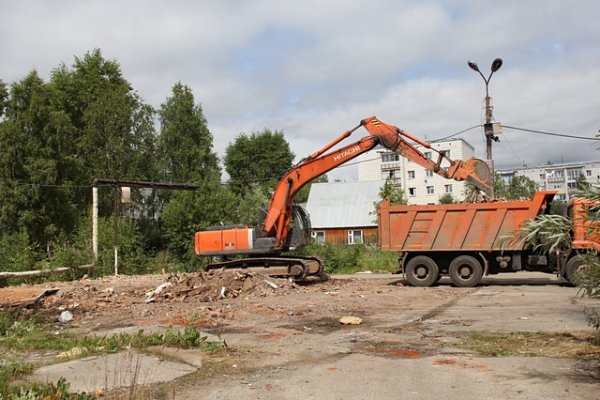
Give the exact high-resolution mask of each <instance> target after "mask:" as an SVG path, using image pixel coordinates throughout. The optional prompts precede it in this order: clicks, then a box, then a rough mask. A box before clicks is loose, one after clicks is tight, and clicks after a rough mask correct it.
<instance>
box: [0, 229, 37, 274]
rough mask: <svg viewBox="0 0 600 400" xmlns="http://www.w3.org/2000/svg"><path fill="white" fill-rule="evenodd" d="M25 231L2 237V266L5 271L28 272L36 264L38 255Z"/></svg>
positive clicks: (0, 250) (0, 259)
mask: <svg viewBox="0 0 600 400" xmlns="http://www.w3.org/2000/svg"><path fill="white" fill-rule="evenodd" d="M29 243H30V241H29V235H28V234H27V232H25V231H21V232H16V233H5V234H3V235H2V236H0V266H1V268H2V270H3V271H27V270H30V269H31V268H32V267H33V266H34V265H35V263H36V254H35V251H34V249H33V247H32V246H31V245H30V244H29Z"/></svg>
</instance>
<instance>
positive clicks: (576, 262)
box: [564, 256, 585, 283]
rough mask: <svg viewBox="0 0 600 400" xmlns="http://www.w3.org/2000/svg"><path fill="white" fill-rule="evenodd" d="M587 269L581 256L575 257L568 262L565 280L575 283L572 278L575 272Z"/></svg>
mask: <svg viewBox="0 0 600 400" xmlns="http://www.w3.org/2000/svg"><path fill="white" fill-rule="evenodd" d="M583 267H585V265H584V263H583V259H582V258H581V257H579V256H573V257H571V259H569V261H567V265H566V266H565V275H564V278H565V279H566V280H567V281H569V282H570V283H573V281H572V278H573V275H574V274H575V272H577V271H578V270H579V269H580V268H583Z"/></svg>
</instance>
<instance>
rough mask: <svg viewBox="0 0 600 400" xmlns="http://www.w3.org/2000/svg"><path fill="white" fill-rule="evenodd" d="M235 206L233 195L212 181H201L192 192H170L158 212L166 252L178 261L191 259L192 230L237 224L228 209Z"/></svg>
mask: <svg viewBox="0 0 600 400" xmlns="http://www.w3.org/2000/svg"><path fill="white" fill-rule="evenodd" d="M237 207H238V198H237V196H236V195H234V194H233V193H232V192H231V191H229V190H227V189H226V188H224V187H222V186H221V185H220V184H218V183H216V182H210V181H208V182H204V183H203V184H202V189H200V190H196V191H193V192H177V193H174V194H173V197H172V198H171V200H170V202H169V203H168V204H167V205H166V206H165V208H164V210H163V212H162V215H161V224H162V226H163V227H164V228H165V230H166V237H167V240H168V249H169V251H171V252H172V253H173V254H174V255H175V256H176V257H178V258H179V259H180V260H186V261H192V260H195V257H194V253H193V245H194V243H193V238H194V233H195V232H197V231H200V230H203V229H205V228H206V227H208V226H215V225H231V224H236V223H239V221H236V220H235V214H234V213H233V212H232V210H236V209H237Z"/></svg>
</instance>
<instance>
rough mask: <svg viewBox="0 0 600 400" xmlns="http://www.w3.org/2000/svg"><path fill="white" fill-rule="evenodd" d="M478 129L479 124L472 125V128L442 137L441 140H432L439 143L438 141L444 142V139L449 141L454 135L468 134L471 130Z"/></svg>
mask: <svg viewBox="0 0 600 400" xmlns="http://www.w3.org/2000/svg"><path fill="white" fill-rule="evenodd" d="M480 127H481V124H479V125H473V126H472V127H470V128H467V129H463V130H462V131H458V132H456V133H453V134H452V135H449V136H446V137H443V138H441V139H433V140H436V141H439V140H446V139H450V138H451V137H454V136H456V135H460V134H461V133H465V132H468V131H470V130H471V129H475V128H480Z"/></svg>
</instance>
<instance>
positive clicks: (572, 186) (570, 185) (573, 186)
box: [567, 182, 577, 189]
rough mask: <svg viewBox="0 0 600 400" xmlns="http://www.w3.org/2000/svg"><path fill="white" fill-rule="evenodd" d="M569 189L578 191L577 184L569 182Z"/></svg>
mask: <svg viewBox="0 0 600 400" xmlns="http://www.w3.org/2000/svg"><path fill="white" fill-rule="evenodd" d="M567 187H568V188H569V189H577V182H568V183H567Z"/></svg>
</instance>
